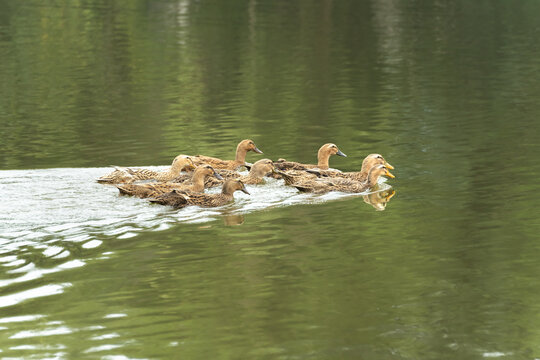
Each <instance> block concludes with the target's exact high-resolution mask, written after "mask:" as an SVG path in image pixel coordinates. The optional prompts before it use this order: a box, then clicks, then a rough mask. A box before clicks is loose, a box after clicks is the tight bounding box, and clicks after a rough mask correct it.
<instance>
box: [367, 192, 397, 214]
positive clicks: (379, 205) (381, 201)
mask: <svg viewBox="0 0 540 360" xmlns="http://www.w3.org/2000/svg"><path fill="white" fill-rule="evenodd" d="M395 194H396V191H395V190H394V189H389V190H385V191H377V192H373V193H370V194H367V195H363V196H362V198H363V199H364V202H365V203H366V204H369V205H371V206H373V207H374V208H375V210H377V211H384V209H386V204H388V202H389V201H390V199H391V198H392V197H393V196H394V195H395Z"/></svg>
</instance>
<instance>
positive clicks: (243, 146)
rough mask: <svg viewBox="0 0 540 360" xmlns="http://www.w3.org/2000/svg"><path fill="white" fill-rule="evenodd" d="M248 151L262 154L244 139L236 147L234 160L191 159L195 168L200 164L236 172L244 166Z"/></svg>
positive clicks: (208, 157)
mask: <svg viewBox="0 0 540 360" xmlns="http://www.w3.org/2000/svg"><path fill="white" fill-rule="evenodd" d="M248 151H253V152H256V153H258V154H262V153H263V152H262V151H261V150H259V149H258V148H257V146H256V145H255V143H254V142H253V141H252V140H249V139H246V140H242V141H240V143H239V144H238V146H237V147H236V158H235V159H234V160H221V159H218V158H215V157H210V156H204V155H197V156H194V157H193V163H194V164H195V165H197V166H199V165H202V164H208V165H211V166H212V167H214V168H215V169H228V170H237V169H238V168H239V167H241V166H242V165H245V163H246V154H247V152H248Z"/></svg>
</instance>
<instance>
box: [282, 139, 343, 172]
mask: <svg viewBox="0 0 540 360" xmlns="http://www.w3.org/2000/svg"><path fill="white" fill-rule="evenodd" d="M332 155H338V156H344V157H347V155H345V154H344V153H343V152H341V150H339V149H338V147H337V146H336V145H335V144H331V143H328V144H324V145H323V146H321V147H320V149H319V152H318V153H317V160H318V162H317V165H314V164H301V163H298V162H294V161H287V160H285V159H279V160H278V161H276V162H275V165H276V168H277V169H279V170H306V169H313V168H318V169H321V170H328V161H329V159H330V156H332Z"/></svg>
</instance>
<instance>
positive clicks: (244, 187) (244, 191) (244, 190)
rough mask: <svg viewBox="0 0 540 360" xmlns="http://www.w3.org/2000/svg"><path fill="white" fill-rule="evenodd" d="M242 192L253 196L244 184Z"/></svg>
mask: <svg viewBox="0 0 540 360" xmlns="http://www.w3.org/2000/svg"><path fill="white" fill-rule="evenodd" d="M240 191H242V192H243V193H245V194H248V195H251V194H250V193H249V191H247V189H246V186H245V185H243V184H242V188H241V189H240Z"/></svg>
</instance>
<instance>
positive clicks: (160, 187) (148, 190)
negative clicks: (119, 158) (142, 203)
mask: <svg viewBox="0 0 540 360" xmlns="http://www.w3.org/2000/svg"><path fill="white" fill-rule="evenodd" d="M211 175H214V176H215V177H216V178H217V179H220V180H223V178H222V177H221V176H220V175H219V174H218V173H217V172H216V171H215V170H214V168H212V167H211V166H210V165H203V166H199V167H198V168H197V169H195V172H194V174H193V182H192V184H191V185H187V184H186V185H184V184H178V183H153V184H123V185H116V187H117V188H118V190H119V191H120V194H122V195H133V196H137V197H140V198H141V199H143V198H147V197H156V196H159V195H161V194H164V193H166V192H169V191H171V190H184V191H190V192H203V191H204V181H205V178H206V177H208V176H211Z"/></svg>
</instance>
